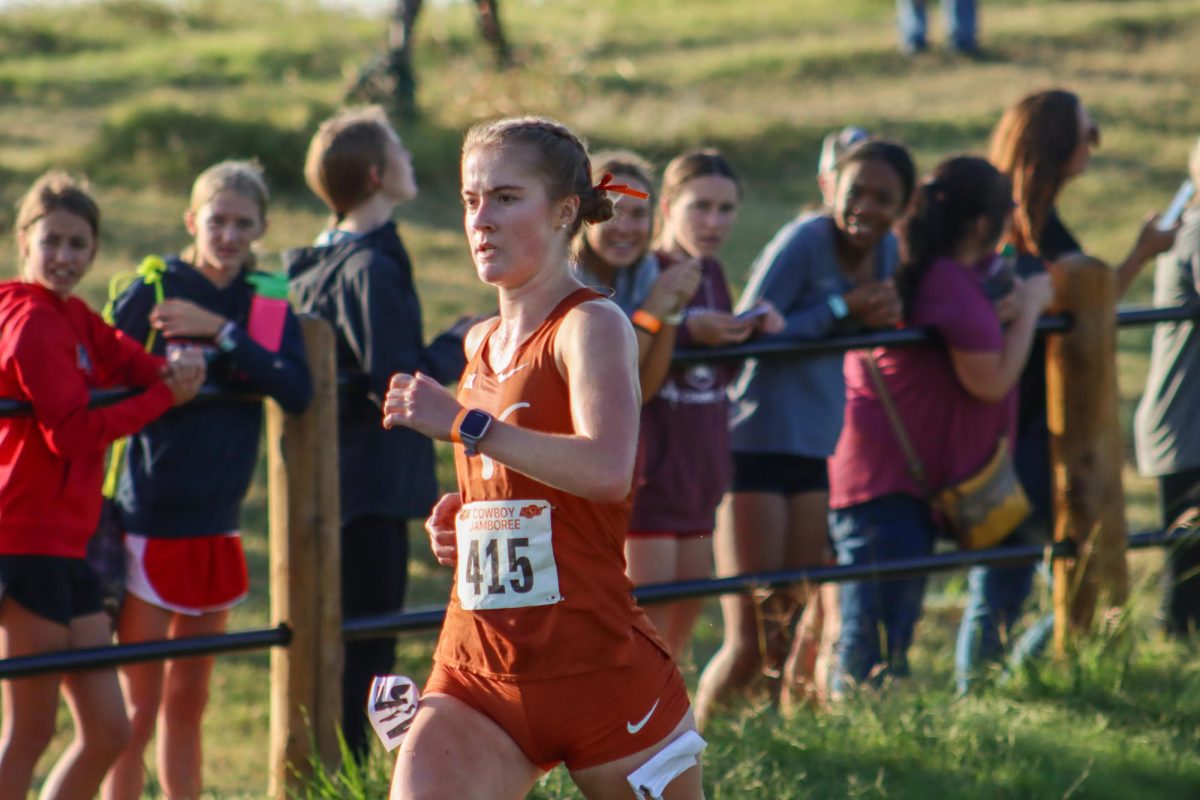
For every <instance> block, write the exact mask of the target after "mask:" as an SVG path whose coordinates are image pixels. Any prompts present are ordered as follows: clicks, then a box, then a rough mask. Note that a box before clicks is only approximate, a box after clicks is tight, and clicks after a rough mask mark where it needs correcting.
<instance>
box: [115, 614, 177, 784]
mask: <svg viewBox="0 0 1200 800" xmlns="http://www.w3.org/2000/svg"><path fill="white" fill-rule="evenodd" d="M171 616H172V615H171V612H170V611H167V610H166V609H163V608H160V607H158V606H156V605H152V604H150V603H147V602H146V601H145V600H142V599H140V598H138V597H135V596H134V595H131V594H130V595H126V597H125V602H124V603H123V604H122V605H121V616H120V619H119V620H118V623H117V638H118V639H119V640H120V642H121V643H122V644H131V643H133V642H148V641H155V640H160V639H166V638H167V631H168V630H169V628H170V624H171ZM162 682H163V662H161V661H145V662H142V663H140V664H126V665H125V666H123V667H121V685H122V688H123V689H124V690H125V708H126V711H127V712H128V714H129V721H130V727H131V735H130V737H129V744H128V745H127V746H126V747H125V749H124V750H123V751H122V752H121V754H120V756H118V757H117V760H116V762H115V763H114V764H113V765H112V769H111V770H110V771H109V773H108V777H107V778H106V779H105V781H104V792H103V796H104V800H137V798H139V797H141V796H142V789H143V788H144V787H145V783H146V768H145V763H144V754H145V751H146V745H147V744H149V743H150V740H151V739H152V738H154V727H155V725H156V723H157V720H158V709H159V705H160V703H161V702H162Z"/></svg>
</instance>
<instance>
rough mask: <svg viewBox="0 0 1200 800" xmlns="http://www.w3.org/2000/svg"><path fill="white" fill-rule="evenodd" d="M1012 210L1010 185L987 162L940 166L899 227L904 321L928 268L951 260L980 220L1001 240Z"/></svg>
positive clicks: (972, 159) (975, 160) (898, 278)
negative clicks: (984, 221)
mask: <svg viewBox="0 0 1200 800" xmlns="http://www.w3.org/2000/svg"><path fill="white" fill-rule="evenodd" d="M1011 209H1012V187H1011V184H1010V183H1009V181H1008V179H1007V178H1006V177H1004V175H1002V174H1001V173H1000V172H999V171H998V170H997V169H996V168H995V167H993V166H992V165H991V164H989V163H988V162H987V161H985V160H984V159H982V158H975V157H972V156H959V157H957V158H952V159H950V160H948V161H943V162H942V163H941V164H939V165H938V167H937V168H936V169H935V170H934V171H933V173H932V174H931V175H930V176H929V177H928V178H926V179H925V181H924V182H922V184H921V186H920V187H919V188H918V189H917V196H916V201H915V203H914V205H913V209H912V211H911V212H910V213H909V215H908V216H907V217H905V219H904V220H903V221H901V223H900V229H899V239H900V267H899V269H897V271H896V289H897V291H898V292H899V294H900V302H901V304H902V305H903V307H904V316H905V317H906V318H907V317H908V316H909V314H910V313H911V312H912V306H913V301H914V299H915V298H916V294H917V290H918V289H919V288H920V286H921V282H922V281H923V280H924V279H925V273H927V272H928V271H929V267H930V265H932V264H933V262H934V261H936V260H937V259H939V258H947V257H950V256H952V255H953V254H954V253H955V251H956V250H957V249H958V247H959V245H960V244H961V243H962V242H963V240H964V238H966V237H967V236H969V235H970V234H971V229H972V227H973V226H974V225H975V224H976V223H977V222H978V220H979V219H980V218H983V219H986V220H987V221H988V230H989V232H990V233H991V234H992V235H994V236H999V234H1000V231H1001V229H1002V228H1003V225H1004V219H1005V217H1006V216H1007V215H1008V214H1009V212H1010V211H1011Z"/></svg>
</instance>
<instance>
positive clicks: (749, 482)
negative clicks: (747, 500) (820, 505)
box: [730, 452, 829, 494]
mask: <svg viewBox="0 0 1200 800" xmlns="http://www.w3.org/2000/svg"><path fill="white" fill-rule="evenodd" d="M730 489H731V491H734V492H766V493H768V494H804V493H806V492H828V491H829V467H828V466H827V465H826V462H825V459H823V458H809V457H808V456H795V455H791V454H790V453H736V452H735V453H734V454H733V482H732V484H731V486H730Z"/></svg>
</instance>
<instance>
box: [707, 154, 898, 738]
mask: <svg viewBox="0 0 1200 800" xmlns="http://www.w3.org/2000/svg"><path fill="white" fill-rule="evenodd" d="M914 182H915V168H914V167H913V163H912V159H911V157H910V156H909V154H908V151H907V150H906V149H905V148H904V147H903V146H902V145H899V144H896V143H894V142H888V141H882V140H875V141H866V142H862V143H860V144H858V145H856V146H854V147H852V148H851V149H850V150H848V151H846V152H845V153H844V154H843V156H842V160H841V162H840V164H839V166H838V168H837V180H836V182H835V197H834V203H833V207H832V208H831V209H830V210H829V211H828V212H826V213H819V214H813V215H806V216H801V217H799V218H797V219H795V220H793V221H792V222H789V223H788V224H787V225H786V226H784V227H783V228H782V229H781V230H780V231H779V232H778V233H777V234H776V235H775V237H774V238H773V239H772V240H771V242H770V243H769V244H768V245H767V246H766V247H765V248H764V249H763V251H762V253H761V254H760V255H759V257H758V258H757V259H756V261H755V263H754V266H753V268H752V269H751V273H750V280H749V283H748V284H747V286H746V291H745V292H744V293H743V295H742V299H741V302H740V303H739V308H740V309H750V308H753V307H754V306H755V305H757V304H758V303H761V302H767V303H770V304H772V305H773V306H774V307H775V308H777V309H778V313H779V314H780V315H782V317H783V320H784V327H783V329H782V331H780V332H779V333H778V334H777V337H776V338H779V339H792V340H796V339H812V338H817V337H824V336H829V335H830V334H835V333H839V332H850V331H853V330H856V329H859V328H861V327H862V326H864V325H866V326H872V327H887V326H892V325H895V324H896V323H897V322H899V320H900V313H899V312H900V304H899V299H898V298H897V295H896V291H895V287H894V286H893V285H892V283H891V276H892V274H893V273H894V272H895V269H896V263H897V250H896V241H895V238H894V237H893V236H892V234H891V233H890V231H891V227H892V224H893V223H894V222H895V221H896V220H897V219H898V218H899V217H900V215H901V214H902V213H903V211H904V209H905V208H906V206H907V204H908V201H909V198H910V197H911V195H912V189H913V184H914ZM730 399H731V404H732V418H731V423H730V424H731V428H732V447H733V482H732V486H731V490H730V494H729V495H728V497H727V498H726V501H725V503H724V505H723V506H722V508H721V512H720V519H719V524H718V527H717V534H716V550H717V566H718V571H719V572H720V574H722V575H736V574H741V573H747V572H762V571H767V570H778V569H788V568H795V567H801V566H813V565H819V564H823V563H825V562H826V561H827V560H828V556H829V537H828V532H827V531H828V527H827V523H826V517H827V514H828V511H829V493H828V492H829V481H828V475H827V471H826V458H827V457H828V456H829V455H830V454H831V453H833V449H834V446H835V445H836V444H837V441H838V435H839V432H840V430H841V425H842V410H843V406H844V405H845V385H844V383H843V381H842V356H841V355H840V354H839V355H833V356H822V357H819V358H807V359H802V360H770V361H760V360H758V359H750V360H748V361H747V362H746V363H745V365H744V366H743V367H742V369H741V372H740V374H739V375H738V376H737V377H736V378H735V380H734V381H733V383H732V385H731V387H730ZM805 594H807V593H804V592H801V593H789V592H775V593H773V594H772V595H771V596H770V597H768V598H767V599H766V600H765V601H762V602H760V601H759V600H756V599H754V598H750V597H743V596H736V595H730V596H726V597H723V598H722V599H721V607H722V611H723V616H724V620H725V640H724V642H723V643H722V645H721V649H720V650H718V651H717V654H716V655H715V656H714V657H713V659H712V661H711V662H709V664H708V666H707V667H705V669H704V674H703V675H702V676H701V679H700V687H699V690H698V692H697V697H696V707H697V709H698V712H699V716H700V718H701V720H702V721H703V720H704V719H705V718H707V717H708V716H709V714H710V713H711V711H712V709H713V707H714V706H715V705H717V704H719V703H721V702H722V701H723V700H724V699H725V698H726V697H728V696H729V695H730V694H731V693H733V692H734V691H736V690H740V689H742V688H745V687H746V686H748V685H749V684H750V683H751V682H752V681H753V680H754V678H755V677H756V676H758V675H760V674H761V671H762V670H763V669H767V670H770V671H772V672H776V671H778V670H779V669H780V668H781V666H784V667H785V670H784V671H785V672H786V673H787V677H788V678H789V680H790V679H792V678H794V677H796V675H795V673H796V672H797V670H798V669H799V667H800V664H799V659H800V658H801V653H800V652H799V651H797V652H795V653H794V658H793V659H789V660H788V661H787V664H786V665H785V664H784V662H785V657H786V655H787V653H788V634H789V633H790V628H791V622H792V621H793V620H794V618H795V616H796V614H795V611H796V609H794V608H789V607H788V606H789V605H790V604H795V605H800V604H803V603H804V602H805V601H806V600H807V598H806V597H805ZM830 594H831V592H830V591H829V590H826V592H825V597H826V599H827V600H832V597H830V596H829V595H830ZM814 613H815V612H814ZM810 622H811V623H812V624H813V626H814V627H815V620H810ZM831 622H833V620H832V619H831ZM764 651H765V652H764ZM806 657H807V654H806Z"/></svg>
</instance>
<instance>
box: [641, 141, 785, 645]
mask: <svg viewBox="0 0 1200 800" xmlns="http://www.w3.org/2000/svg"><path fill="white" fill-rule="evenodd" d="M741 200H742V184H741V181H740V179H739V178H738V176H737V173H735V172H734V170H733V167H732V166H730V164H729V162H728V161H726V160H725V158H724V157H723V156H722V155H721V154H720V153H718V152H717V151H716V150H690V151H688V152H685V153H682V154H681V155H679V156H676V157H675V158H673V159H672V160H671V161H670V163H668V164H667V167H666V170H665V171H664V173H663V196H662V203H661V207H662V220H663V225H662V235H661V237H660V239H659V242H658V248H657V251H656V254H657V258H658V261H659V263H660V264H661V265H662V269H663V280H670V279H672V278H673V277H674V273H675V271H676V270H691V269H692V268H693V266H694V265H695V266H699V268H700V270H701V271H700V282H699V285H698V286H696V287H695V289H694V290H693V292H692V293H691V294H690V295H688V296H687V297H686V298H685V300H684V303H683V307H682V308H681V309H680V311H679V314H680V318H681V319H682V322H681V323H680V324H679V326H678V329H677V333H676V335H675V337H674V345H675V348H680V347H722V346H729V345H734V344H738V343H740V342H742V341H744V340H745V339H746V338H747V337H749V336H751V335H752V334H754V333H756V332H758V331H760V330H764V329H767V330H778V329H779V328H780V327H782V326H783V320H782V319H780V318H779V315H778V314H776V313H775V312H774V310H773V309H772V308H771V307H770V306H769V305H767V304H764V306H763V308H762V309H761V312H762V313H759V314H758V315H757V316H755V317H753V318H746V319H742V318H738V317H737V316H735V315H734V314H733V313H732V307H733V302H732V295H731V292H730V290H729V281H728V280H727V279H726V277H725V271H724V269H723V268H722V267H721V263H720V262H719V261H718V260H717V254H718V253H719V252H720V249H721V246H722V245H724V243H725V241H726V240H727V239H728V237H729V233H730V230H731V229H732V226H733V222H734V219H735V218H736V216H737V211H738V206H739V205H740V204H741ZM619 202H623V201H619ZM619 202H618V205H619ZM659 322H660V321H659V320H657V319H653V318H651V319H646V318H644V317H640V316H634V318H633V325H634V329H635V330H638V331H645V330H646V328H647V327H649V328H650V330H653V329H654V328H655V327H656V326H657V325H658V324H659ZM664 327H665V325H664ZM641 335H642V334H641V333H639V338H640V336H641ZM663 345H664V343H663V342H662V341H661V339H659V340H656V346H657V347H659V348H660V349H658V350H656V351H655V353H654V354H653V356H652V357H657V358H658V360H659V363H662V364H664V366H665V365H666V362H669V359H670V357H671V354H672V353H673V352H674V348H670V347H665V346H663ZM732 375H733V369H732V368H731V367H730V366H729V365H727V364H691V365H687V366H682V367H676V368H673V369H671V370H670V371H669V372H668V373H667V374H666V376H665V380H663V381H661V385H659V386H658V387H656V389H655V392H654V394H653V395H652V396H650V397H643V402H644V403H645V404H644V405H643V407H642V423H641V429H640V431H641V432H640V438H641V446H640V447H641V449H640V458H639V470H638V476H637V484H638V486H637V491H636V493H635V494H634V499H633V514H632V516H631V518H630V528H629V537H628V538H627V539H626V540H625V559H626V562H627V564H628V569H627V571H628V574H629V577H630V579H631V580H633V582H634V583H635V584H638V585H643V584H648V583H666V582H670V581H683V580H695V579H697V578H708V577H711V575H712V570H713V548H712V531H713V526H714V522H715V518H716V510H717V505H718V503H720V501H721V497H722V495H724V493H725V490H726V489H727V488H728V487H729V473H730V464H729V458H730V456H729V429H728V416H729V412H728V401H727V399H726V396H725V390H726V386H727V385H728V384H729V379H730V378H731V377H732ZM643 388H644V384H643ZM702 605H703V603H702V601H701V600H699V599H689V600H676V601H673V602H670V603H659V604H656V605H653V606H651V607H650V608H649V609H647V611H646V613H647V615H648V616H649V617H650V620H651V622H653V623H654V624H655V626H656V627H657V628H658V630H659V632H660V633H661V634H662V635H663V638H664V639H666V642H667V644H668V645H669V646H670V648H671V652H672V653H673V654H674V655H675V657H676V658H678V659H681V660H682V659H683V658H684V657H685V656H686V654H687V650H688V645H689V644H690V642H691V638H692V629H693V627H694V626H695V623H696V618H697V617H698V616H699V614H700V610H701V607H702Z"/></svg>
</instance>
